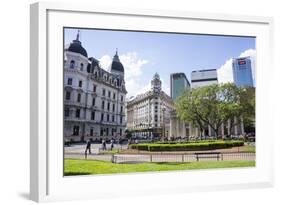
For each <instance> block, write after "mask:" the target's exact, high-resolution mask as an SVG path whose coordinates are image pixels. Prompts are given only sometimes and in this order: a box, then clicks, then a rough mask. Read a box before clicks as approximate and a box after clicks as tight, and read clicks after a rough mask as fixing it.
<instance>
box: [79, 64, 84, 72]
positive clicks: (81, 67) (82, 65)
mask: <svg viewBox="0 0 281 205" xmlns="http://www.w3.org/2000/svg"><path fill="white" fill-rule="evenodd" d="M83 69H84V64H83V63H81V64H80V70H81V71H83Z"/></svg>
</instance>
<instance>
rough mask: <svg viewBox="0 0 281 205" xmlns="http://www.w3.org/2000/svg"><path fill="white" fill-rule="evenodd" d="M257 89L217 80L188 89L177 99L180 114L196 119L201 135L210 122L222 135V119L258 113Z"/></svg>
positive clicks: (224, 121) (194, 120)
mask: <svg viewBox="0 0 281 205" xmlns="http://www.w3.org/2000/svg"><path fill="white" fill-rule="evenodd" d="M254 95H255V92H254V89H250V88H238V87H237V86H235V85H234V84H231V83H226V84H214V85H210V86H204V87H199V88H196V89H192V90H191V91H185V92H184V93H183V95H182V96H180V97H179V98H178V99H177V101H176V113H177V116H178V117H179V118H180V119H181V120H183V121H185V122H192V123H193V124H195V125H196V126H198V128H199V129H200V135H201V136H202V132H203V130H204V128H205V127H206V126H208V125H209V126H210V127H211V128H212V130H214V132H215V135H216V136H218V133H219V128H220V126H221V125H222V123H226V122H227V121H228V120H230V121H231V127H232V126H234V125H235V123H237V122H234V120H233V119H234V118H235V117H236V119H237V117H241V116H243V117H245V116H247V117H248V116H254V111H255V100H253V98H254Z"/></svg>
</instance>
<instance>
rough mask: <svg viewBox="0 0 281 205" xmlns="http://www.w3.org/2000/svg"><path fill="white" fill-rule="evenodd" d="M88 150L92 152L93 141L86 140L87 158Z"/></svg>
mask: <svg viewBox="0 0 281 205" xmlns="http://www.w3.org/2000/svg"><path fill="white" fill-rule="evenodd" d="M87 152H89V154H91V141H90V140H87V142H86V149H85V158H86V159H87Z"/></svg>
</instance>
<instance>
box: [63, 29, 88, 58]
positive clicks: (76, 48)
mask: <svg viewBox="0 0 281 205" xmlns="http://www.w3.org/2000/svg"><path fill="white" fill-rule="evenodd" d="M66 50H67V51H71V52H74V53H80V54H81V55H83V56H85V57H86V58H88V54H87V51H86V50H85V48H83V47H82V45H81V42H80V41H79V30H78V33H77V36H76V39H75V40H73V41H72V43H71V44H70V45H69V47H68V48H66Z"/></svg>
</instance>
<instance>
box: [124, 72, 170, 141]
mask: <svg viewBox="0 0 281 205" xmlns="http://www.w3.org/2000/svg"><path fill="white" fill-rule="evenodd" d="M173 109H174V103H173V100H172V99H171V97H170V96H168V95H167V94H166V93H165V92H164V91H162V82H161V80H160V76H159V75H158V74H157V73H156V74H155V75H154V77H153V79H152V80H151V89H150V90H149V91H148V92H146V93H143V94H140V95H137V96H136V97H135V98H133V99H130V100H129V101H128V102H127V121H128V123H127V129H128V130H129V131H131V132H132V134H133V136H138V137H147V138H149V139H153V138H155V137H164V136H165V137H168V136H169V135H170V133H169V131H170V128H169V126H170V113H171V111H172V110H173Z"/></svg>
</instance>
